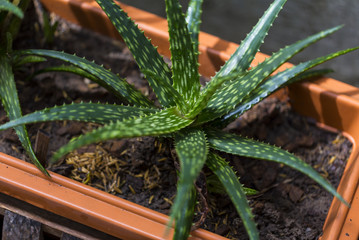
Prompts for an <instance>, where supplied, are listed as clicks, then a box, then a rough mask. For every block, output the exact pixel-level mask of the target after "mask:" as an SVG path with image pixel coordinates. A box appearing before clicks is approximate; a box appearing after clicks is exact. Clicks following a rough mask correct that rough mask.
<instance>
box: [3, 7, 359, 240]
mask: <svg viewBox="0 0 359 240" xmlns="http://www.w3.org/2000/svg"><path fill="white" fill-rule="evenodd" d="M42 2H43V4H44V5H45V7H46V8H47V9H49V10H50V11H52V12H55V13H57V14H58V15H60V16H61V17H63V18H65V19H67V20H70V21H72V22H75V23H77V24H80V25H82V26H84V27H87V28H90V27H91V28H92V29H94V30H95V31H98V32H100V33H102V34H106V35H109V36H110V37H113V38H117V39H118V38H119V36H118V35H117V34H114V32H115V31H114V28H113V27H112V25H111V23H110V22H109V21H108V19H107V17H106V16H105V15H104V13H103V12H102V11H101V10H100V8H99V7H98V6H97V4H96V3H95V2H94V0H42ZM122 6H123V8H124V9H125V11H126V12H127V13H128V14H129V16H131V17H132V18H133V19H134V20H135V21H136V22H137V23H138V24H139V26H140V27H141V28H142V29H143V30H144V31H145V33H146V35H147V36H148V37H149V38H151V39H152V42H153V43H154V45H157V46H159V48H158V49H159V52H160V53H162V54H164V55H166V56H169V50H168V49H169V48H168V46H169V45H168V34H167V23H166V21H165V20H164V19H163V18H160V17H158V16H156V15H153V14H150V13H148V12H144V11H142V10H138V9H136V8H133V7H130V6H126V5H122ZM200 43H201V45H200V51H201V54H200V56H199V59H200V63H201V66H200V72H201V74H202V75H205V76H211V75H213V74H214V73H215V71H217V70H218V68H219V67H220V66H221V65H222V64H223V62H224V61H225V60H226V59H228V58H229V57H230V55H231V53H233V52H234V50H235V49H236V48H237V46H238V45H237V44H235V43H230V42H227V41H224V40H221V39H219V38H217V37H215V36H212V35H209V34H206V33H201V34H200ZM265 57H266V55H264V54H261V53H258V55H257V56H256V62H261V61H263V59H264V58H265ZM290 66H291V65H290V64H289V63H288V64H285V65H284V66H283V68H286V67H290ZM289 96H290V98H291V100H292V104H293V107H294V108H295V109H296V110H297V111H298V112H300V113H302V114H305V115H308V116H311V117H314V118H315V119H317V121H318V122H319V123H321V124H324V125H327V126H329V127H332V128H336V129H338V130H340V131H343V133H344V134H345V135H346V136H347V137H349V139H350V140H351V141H352V142H353V150H352V153H351V155H350V158H349V159H348V162H347V165H346V168H345V170H344V173H343V177H342V179H341V181H340V184H339V187H338V192H339V193H340V194H341V195H342V196H343V197H344V199H345V200H347V201H348V202H349V203H352V201H353V199H358V198H359V190H357V188H358V179H359V161H358V157H359V147H358V141H359V129H358V128H359V125H358V124H357V126H356V124H355V123H356V122H359V89H358V88H355V87H353V86H350V85H348V84H345V83H341V82H339V81H336V80H334V79H330V78H321V79H320V80H318V81H316V82H305V83H300V84H295V85H293V86H291V87H290V88H289ZM333 110H334V113H333ZM333 114H334V115H333ZM50 174H51V176H52V178H48V177H46V176H44V175H43V174H42V173H41V172H40V171H39V170H38V169H37V168H36V167H35V166H33V165H32V164H29V163H26V162H24V161H22V160H19V159H16V158H13V157H11V156H8V155H6V154H3V153H0V189H1V191H2V192H3V193H6V194H8V195H10V196H13V197H15V198H18V199H21V200H23V201H26V202H28V203H30V204H33V205H35V206H37V207H41V208H43V209H45V210H48V211H51V212H53V213H55V214H58V215H61V216H63V217H67V218H70V219H72V220H74V221H77V222H80V223H82V224H85V225H87V226H90V227H93V228H95V229H98V230H101V231H103V232H105V233H108V234H111V235H114V236H117V237H120V238H124V239H163V238H164V235H163V234H164V230H165V229H166V223H167V220H168V217H167V216H165V215H163V214H160V213H158V212H155V211H152V210H150V209H148V208H145V207H142V206H139V205H137V204H134V203H131V202H129V201H126V200H123V199H121V198H119V197H116V196H113V195H111V194H108V193H104V192H102V191H100V190H97V189H95V188H92V187H89V186H86V185H84V184H81V183H79V182H76V181H74V180H71V179H68V178H66V177H63V176H61V175H58V174H56V173H50ZM358 205H359V203H357V202H356V203H353V204H352V208H351V209H348V208H347V207H346V206H345V205H344V204H342V203H341V202H340V201H339V200H337V199H334V200H333V202H332V205H331V207H330V209H329V213H328V216H327V219H326V222H325V224H324V227H323V236H322V239H341V238H343V239H344V237H347V235H349V236H350V237H353V239H357V238H358V235H359V233H358V232H359V230H358V229H359V225H358V222H359V221H356V223H355V222H354V221H353V217H354V216H356V215H357V214H354V213H355V212H356V213H357V212H358V209H359V206H358ZM347 222H348V223H350V224H349V225H348V224H344V223H347ZM171 234H173V229H171V231H170V235H169V237H171ZM191 239H226V238H223V237H220V236H218V235H216V234H213V233H210V232H208V231H205V230H202V229H198V230H196V231H194V232H192V237H191ZM345 239H348V238H345Z"/></svg>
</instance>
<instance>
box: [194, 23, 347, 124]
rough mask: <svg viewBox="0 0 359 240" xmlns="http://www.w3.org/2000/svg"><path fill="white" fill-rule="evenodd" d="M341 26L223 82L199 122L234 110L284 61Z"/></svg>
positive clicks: (294, 46)
mask: <svg viewBox="0 0 359 240" xmlns="http://www.w3.org/2000/svg"><path fill="white" fill-rule="evenodd" d="M340 28H341V26H338V27H334V28H331V29H328V30H326V31H322V32H320V33H317V34H315V35H312V36H310V37H308V38H306V39H304V40H301V41H298V42H296V43H294V44H292V45H290V46H287V47H285V48H283V49H281V50H279V51H278V52H276V53H274V54H273V55H272V56H271V57H269V58H267V59H266V60H265V61H264V62H262V63H260V64H258V65H257V66H256V67H254V68H253V69H251V70H250V71H249V72H248V73H246V74H245V75H244V76H242V77H239V78H237V79H235V80H232V81H230V82H229V83H226V84H223V85H222V86H223V87H221V88H220V89H219V90H217V92H216V93H215V94H214V95H213V98H212V99H211V100H210V102H209V103H208V106H207V107H206V108H205V109H204V110H203V112H202V113H201V115H200V116H199V119H198V120H197V121H198V122H206V121H210V120H213V119H215V118H218V117H221V116H223V115H224V114H226V113H228V112H229V111H231V110H233V109H234V108H235V107H236V106H237V105H239V104H240V103H241V101H242V100H243V98H245V97H246V96H247V95H249V94H251V92H252V91H253V90H254V89H255V88H257V86H258V85H259V84H261V83H262V82H263V80H264V79H266V78H267V77H268V76H269V75H270V74H272V73H273V72H274V71H275V70H276V69H278V68H279V67H280V66H281V65H282V64H283V63H285V62H286V61H288V60H289V59H290V58H291V57H293V56H294V55H295V54H297V53H298V52H300V51H301V50H303V49H304V48H306V47H307V46H309V45H310V44H313V43H315V42H317V41H318V40H320V39H322V38H324V37H326V36H328V35H329V34H332V33H333V32H335V31H337V30H339V29H340Z"/></svg>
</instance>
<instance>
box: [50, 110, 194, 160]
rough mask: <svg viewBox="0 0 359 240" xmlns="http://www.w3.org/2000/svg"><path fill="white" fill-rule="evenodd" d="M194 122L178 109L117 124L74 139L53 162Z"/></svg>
mask: <svg viewBox="0 0 359 240" xmlns="http://www.w3.org/2000/svg"><path fill="white" fill-rule="evenodd" d="M192 122H193V120H189V119H184V118H183V117H181V116H180V114H179V112H178V110H177V109H176V108H168V109H165V110H162V111H160V112H157V113H155V114H152V115H148V116H144V117H139V118H135V119H129V120H126V121H123V122H115V123H111V124H109V125H106V126H104V127H101V128H99V129H97V130H94V131H92V132H90V133H87V134H85V135H82V136H80V137H78V138H76V139H73V141H71V142H70V143H68V144H67V145H65V146H63V147H61V148H60V149H59V150H58V151H57V152H56V153H55V154H54V156H53V158H52V162H54V161H56V160H58V159H59V158H60V157H61V156H63V155H65V154H67V153H69V152H71V151H72V150H75V149H77V148H79V147H82V146H84V145H88V144H91V143H97V142H101V141H105V140H109V139H115V138H131V137H140V136H158V135H162V134H169V133H173V132H176V131H179V130H180V129H182V128H184V127H186V126H188V125H190V124H191V123H192Z"/></svg>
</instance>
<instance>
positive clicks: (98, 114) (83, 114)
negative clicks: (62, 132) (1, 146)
mask: <svg viewBox="0 0 359 240" xmlns="http://www.w3.org/2000/svg"><path fill="white" fill-rule="evenodd" d="M156 111H157V110H155V109H148V108H136V107H131V106H122V105H114V104H101V103H72V104H69V105H63V106H55V107H53V108H45V109H43V110H40V111H36V112H33V113H30V114H27V115H25V116H23V117H19V118H16V119H14V120H12V121H10V122H8V123H5V124H3V125H0V130H5V129H8V128H11V127H15V126H19V125H24V124H29V123H36V122H46V121H57V120H73V121H85V122H96V123H101V124H106V123H111V122H116V121H123V120H126V119H129V118H134V117H139V116H142V115H148V114H153V113H155V112H156Z"/></svg>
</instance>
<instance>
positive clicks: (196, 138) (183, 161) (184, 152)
mask: <svg viewBox="0 0 359 240" xmlns="http://www.w3.org/2000/svg"><path fill="white" fill-rule="evenodd" d="M175 148H176V152H177V155H178V158H179V162H180V165H181V171H180V175H179V180H178V183H177V195H176V198H175V201H174V203H173V206H172V208H171V214H170V216H171V220H170V223H169V225H170V224H171V221H172V220H173V219H174V220H176V219H177V218H179V215H180V214H182V209H183V207H184V204H185V203H186V198H188V196H190V195H191V191H192V189H193V186H194V183H195V181H196V179H197V177H198V175H199V173H200V172H201V170H202V167H203V165H204V163H205V161H206V158H207V153H208V146H207V141H206V136H205V134H204V132H203V131H202V130H199V129H193V128H192V129H191V128H190V129H183V130H182V131H180V132H178V133H176V134H175ZM179 227H180V228H182V227H183V228H184V227H185V226H179Z"/></svg>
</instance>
